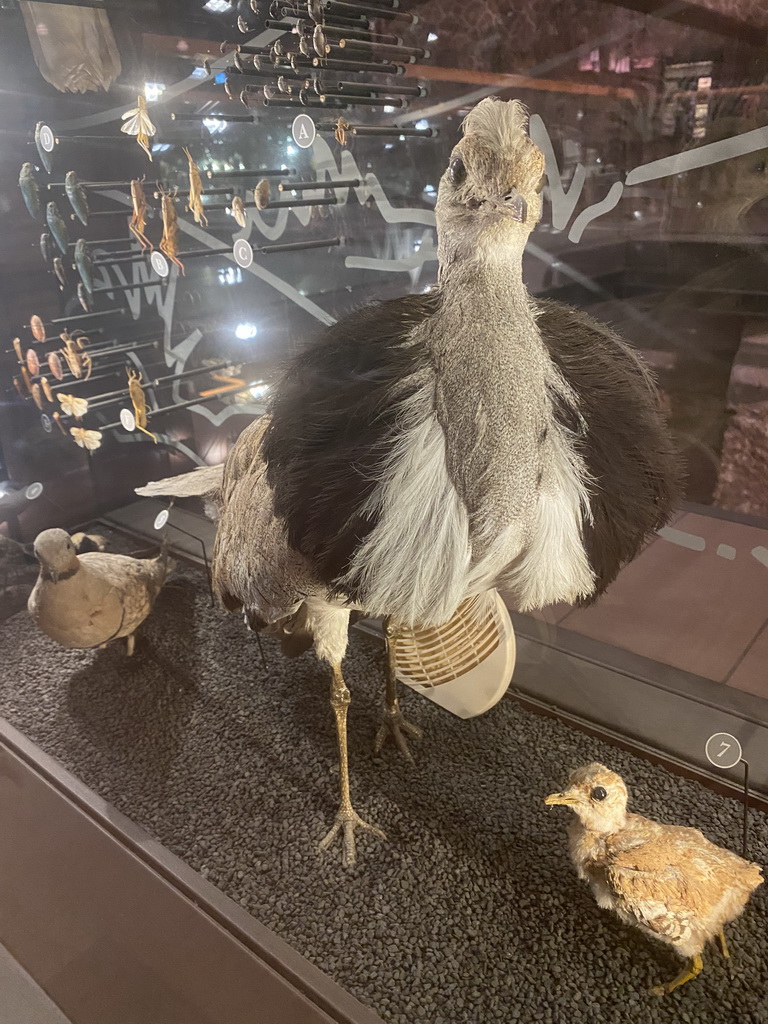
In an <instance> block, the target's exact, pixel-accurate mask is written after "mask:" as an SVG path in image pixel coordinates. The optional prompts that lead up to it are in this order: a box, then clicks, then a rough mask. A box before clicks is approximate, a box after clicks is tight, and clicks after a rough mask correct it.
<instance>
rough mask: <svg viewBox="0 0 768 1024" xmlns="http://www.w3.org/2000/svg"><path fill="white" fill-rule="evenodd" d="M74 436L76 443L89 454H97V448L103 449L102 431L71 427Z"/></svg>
mask: <svg viewBox="0 0 768 1024" xmlns="http://www.w3.org/2000/svg"><path fill="white" fill-rule="evenodd" d="M69 432H70V434H71V435H72V437H73V439H74V442H75V444H76V445H78V446H79V447H80V448H85V449H86V450H87V451H89V452H95V451H96V449H97V448H100V447H101V437H102V434H101V431H100V430H86V428H85V427H70V430H69Z"/></svg>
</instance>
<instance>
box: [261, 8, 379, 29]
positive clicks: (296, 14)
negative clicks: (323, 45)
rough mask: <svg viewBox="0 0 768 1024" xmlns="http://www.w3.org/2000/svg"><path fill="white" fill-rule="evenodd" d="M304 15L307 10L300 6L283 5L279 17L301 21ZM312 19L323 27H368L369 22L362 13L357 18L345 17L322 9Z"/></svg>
mask: <svg viewBox="0 0 768 1024" xmlns="http://www.w3.org/2000/svg"><path fill="white" fill-rule="evenodd" d="M306 16H307V11H306V10H305V9H302V8H300V7H283V8H282V9H281V10H280V17H281V18H298V19H299V20H300V21H303V20H304V18H306ZM313 21H315V22H316V24H318V25H320V24H321V25H322V26H323V28H368V26H369V24H370V22H369V20H368V18H366V17H365V15H364V14H361V15H360V16H359V17H357V18H345V17H344V16H343V15H341V14H326V13H325V12H324V11H321V12H319V17H318V18H317V19H315V18H313Z"/></svg>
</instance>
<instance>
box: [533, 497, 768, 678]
mask: <svg viewBox="0 0 768 1024" xmlns="http://www.w3.org/2000/svg"><path fill="white" fill-rule="evenodd" d="M537 618H540V619H542V620H543V621H545V622H550V623H553V624H557V625H558V626H559V627H560V628H562V629H567V630H571V631H573V632H575V633H580V634H581V635H583V636H588V637H592V638H593V639H595V640H600V641H602V642H603V643H606V644H612V645H613V646H615V647H620V648H623V649H624V650H627V651H631V652H633V653H634V654H639V655H642V656H643V657H646V658H651V659H653V660H654V661H658V662H661V663H663V664H666V665H671V666H673V667H675V668H679V669H682V670H683V671H686V672H693V673H695V674H696V675H699V676H704V677H705V678H707V679H712V680H714V681H715V682H722V683H727V684H728V685H729V686H734V687H737V688H738V689H743V690H747V691H749V692H750V693H755V694H758V695H759V696H763V697H766V698H768V671H766V665H768V530H763V529H759V528H758V527H755V526H745V525H743V524H741V523H734V522H728V521H727V520H723V519H716V518H713V517H709V516H706V515H699V514H696V513H687V514H685V515H683V516H681V517H680V518H679V519H678V520H677V521H676V522H675V523H674V526H673V528H672V532H670V533H667V534H666V537H659V538H657V539H656V540H654V541H653V542H652V543H651V544H650V545H649V546H648V548H646V550H645V551H644V552H643V553H642V555H640V557H639V558H637V559H636V560H635V561H634V562H632V563H631V564H630V565H629V566H627V568H626V569H624V571H623V572H622V573H621V575H620V577H619V579H618V580H617V581H616V582H615V583H614V584H613V586H612V587H610V588H609V590H608V592H607V594H606V595H605V596H604V597H603V598H602V599H601V600H600V601H599V602H598V604H597V605H595V606H594V607H593V608H588V609H570V610H569V609H568V608H567V607H564V606H561V605H556V606H553V607H552V608H548V609H544V610H543V612H542V613H540V614H539V615H537Z"/></svg>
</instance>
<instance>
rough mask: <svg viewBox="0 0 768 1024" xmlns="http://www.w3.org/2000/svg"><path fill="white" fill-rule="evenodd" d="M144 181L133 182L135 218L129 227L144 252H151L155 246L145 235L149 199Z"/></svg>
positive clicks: (133, 217)
mask: <svg viewBox="0 0 768 1024" xmlns="http://www.w3.org/2000/svg"><path fill="white" fill-rule="evenodd" d="M143 182H144V179H143V178H134V179H133V181H132V182H131V201H132V203H133V216H132V217H131V221H130V223H129V225H128V227H129V228H130V231H131V234H132V235H134V237H135V238H136V239H138V241H139V242H140V243H141V249H142V252H143V251H144V250H145V249H149V251H150V252H151V251H152V250H153V249H154V246H153V245H152V243H151V242H150V240H149V239H148V238H147V236H146V235H145V234H144V225H145V223H146V220H147V199H146V196H145V195H144V184H143Z"/></svg>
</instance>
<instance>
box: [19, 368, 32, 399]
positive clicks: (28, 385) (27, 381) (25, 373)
mask: <svg viewBox="0 0 768 1024" xmlns="http://www.w3.org/2000/svg"><path fill="white" fill-rule="evenodd" d="M21 379H22V380H23V381H24V387H25V389H26V392H27V394H28V395H31V394H32V378H31V377H30V376H29V370H28V369H27V368H26V366H24V365H22V367H21Z"/></svg>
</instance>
